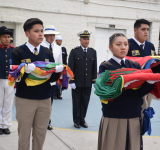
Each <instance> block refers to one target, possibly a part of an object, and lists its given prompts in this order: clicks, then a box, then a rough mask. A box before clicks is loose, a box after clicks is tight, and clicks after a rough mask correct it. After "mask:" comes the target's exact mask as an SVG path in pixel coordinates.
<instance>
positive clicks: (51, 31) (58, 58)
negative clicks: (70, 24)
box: [41, 25, 62, 130]
mask: <svg viewBox="0 0 160 150" xmlns="http://www.w3.org/2000/svg"><path fill="white" fill-rule="evenodd" d="M57 34H59V32H57V31H56V30H55V27H54V26H53V25H48V26H46V28H45V30H44V36H45V39H44V41H43V42H42V43H41V45H42V46H44V47H47V48H48V49H49V50H50V51H51V52H52V53H53V57H54V60H55V63H62V50H61V47H60V46H58V45H57V44H56V43H54V40H55V35H57ZM51 85H52V88H51V105H52V103H53V99H57V98H59V99H62V98H61V97H57V94H56V92H57V91H56V89H57V85H56V82H53V83H51ZM52 129H53V128H52V125H51V119H50V121H49V124H48V130H52Z"/></svg>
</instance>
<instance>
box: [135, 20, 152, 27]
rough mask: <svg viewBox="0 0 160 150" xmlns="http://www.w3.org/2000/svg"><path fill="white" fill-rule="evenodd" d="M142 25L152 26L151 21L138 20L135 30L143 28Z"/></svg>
mask: <svg viewBox="0 0 160 150" xmlns="http://www.w3.org/2000/svg"><path fill="white" fill-rule="evenodd" d="M141 24H147V25H148V26H150V23H149V21H147V20H145V19H138V20H136V22H135V23H134V29H135V28H136V29H138V28H139V27H141Z"/></svg>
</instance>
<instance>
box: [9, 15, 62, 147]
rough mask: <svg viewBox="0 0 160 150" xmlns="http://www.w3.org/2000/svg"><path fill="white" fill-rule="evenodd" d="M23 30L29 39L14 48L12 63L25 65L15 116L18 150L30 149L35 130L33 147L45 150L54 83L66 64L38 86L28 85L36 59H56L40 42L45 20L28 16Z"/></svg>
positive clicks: (18, 88)
mask: <svg viewBox="0 0 160 150" xmlns="http://www.w3.org/2000/svg"><path fill="white" fill-rule="evenodd" d="M23 29H24V32H25V35H26V37H27V38H28V42H27V43H25V44H23V45H21V46H19V47H16V48H15V49H14V50H13V51H12V63H13V65H20V64H21V63H22V62H26V64H25V73H24V75H23V77H22V78H21V80H20V81H19V82H17V83H16V86H17V87H16V89H17V90H16V94H15V95H16V96H15V106H16V119H17V121H18V136H19V140H18V150H29V149H30V135H31V131H32V150H42V149H43V144H44V141H45V137H46V131H47V126H48V122H49V119H50V115H51V110H52V109H51V92H50V91H51V85H50V82H55V81H57V79H58V78H59V72H61V71H63V65H61V66H56V67H55V73H53V74H52V75H51V77H50V79H49V80H47V81H46V82H44V83H43V84H40V85H37V86H27V85H26V83H25V79H26V78H27V77H28V74H29V73H31V72H32V71H34V70H35V65H34V64H33V62H35V61H44V62H48V61H49V62H54V58H53V54H52V52H51V51H50V50H49V49H48V48H46V47H44V46H42V45H40V44H41V43H42V41H43V38H44V33H43V22H42V21H41V20H40V19H38V18H30V19H28V20H27V21H26V22H25V23H24V25H23Z"/></svg>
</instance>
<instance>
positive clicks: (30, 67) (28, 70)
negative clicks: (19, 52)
mask: <svg viewBox="0 0 160 150" xmlns="http://www.w3.org/2000/svg"><path fill="white" fill-rule="evenodd" d="M35 68H36V66H35V65H34V64H33V63H31V64H25V72H26V73H31V72H32V71H34V70H35Z"/></svg>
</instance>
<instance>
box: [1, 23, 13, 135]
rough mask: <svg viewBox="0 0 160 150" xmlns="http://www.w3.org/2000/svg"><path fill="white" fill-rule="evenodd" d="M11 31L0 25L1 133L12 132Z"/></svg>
mask: <svg viewBox="0 0 160 150" xmlns="http://www.w3.org/2000/svg"><path fill="white" fill-rule="evenodd" d="M11 34H12V32H10V31H9V30H8V29H7V28H6V27H5V26H2V27H0V41H1V43H0V135H1V134H10V130H9V129H8V128H9V127H10V126H11V125H12V103H13V92H14V86H9V85H8V72H9V65H11V64H12V59H11V51H12V50H13V47H11V46H9V44H10V36H11Z"/></svg>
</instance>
